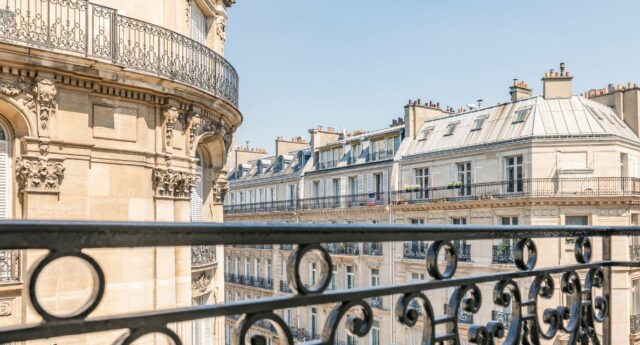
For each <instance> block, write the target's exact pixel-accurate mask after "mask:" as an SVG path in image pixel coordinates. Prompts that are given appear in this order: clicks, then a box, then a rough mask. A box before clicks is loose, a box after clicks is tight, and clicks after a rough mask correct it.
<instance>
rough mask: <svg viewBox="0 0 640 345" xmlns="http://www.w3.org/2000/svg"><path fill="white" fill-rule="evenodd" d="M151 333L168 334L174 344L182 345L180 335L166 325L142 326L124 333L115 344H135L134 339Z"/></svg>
mask: <svg viewBox="0 0 640 345" xmlns="http://www.w3.org/2000/svg"><path fill="white" fill-rule="evenodd" d="M150 334H163V335H166V336H167V337H169V339H171V341H173V345H182V340H180V337H179V336H178V335H177V334H176V333H175V332H174V331H172V330H170V329H169V328H167V327H166V326H165V327H160V328H140V329H136V330H133V331H132V332H131V333H129V334H124V335H123V336H122V337H120V339H118V340H117V341H116V342H115V343H114V344H117V345H131V344H133V342H134V341H136V340H138V339H140V338H142V337H144V336H145V335H150Z"/></svg>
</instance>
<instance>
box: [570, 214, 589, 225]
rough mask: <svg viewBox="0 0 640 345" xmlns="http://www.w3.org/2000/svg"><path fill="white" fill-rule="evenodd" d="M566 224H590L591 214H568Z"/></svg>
mask: <svg viewBox="0 0 640 345" xmlns="http://www.w3.org/2000/svg"><path fill="white" fill-rule="evenodd" d="M564 224H565V225H589V216H566V217H565V222H564Z"/></svg>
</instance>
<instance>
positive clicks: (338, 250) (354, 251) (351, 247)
mask: <svg viewBox="0 0 640 345" xmlns="http://www.w3.org/2000/svg"><path fill="white" fill-rule="evenodd" d="M322 247H323V248H324V249H326V250H327V252H329V253H331V254H338V255H353V256H355V255H360V248H359V245H358V244H357V243H327V244H323V245H322Z"/></svg>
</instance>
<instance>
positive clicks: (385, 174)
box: [382, 170, 389, 193]
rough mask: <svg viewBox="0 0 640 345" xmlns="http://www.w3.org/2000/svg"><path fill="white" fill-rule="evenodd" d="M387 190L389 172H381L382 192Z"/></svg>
mask: <svg viewBox="0 0 640 345" xmlns="http://www.w3.org/2000/svg"><path fill="white" fill-rule="evenodd" d="M388 190H389V172H388V171H386V170H385V171H383V172H382V193H386V192H387V191H388Z"/></svg>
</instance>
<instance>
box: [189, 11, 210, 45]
mask: <svg viewBox="0 0 640 345" xmlns="http://www.w3.org/2000/svg"><path fill="white" fill-rule="evenodd" d="M206 32H207V19H206V18H205V16H204V13H202V11H201V10H200V8H199V7H198V4H196V3H195V1H192V0H191V39H193V40H194V41H196V42H198V43H202V44H204V43H205V40H206V37H207V35H206Z"/></svg>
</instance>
